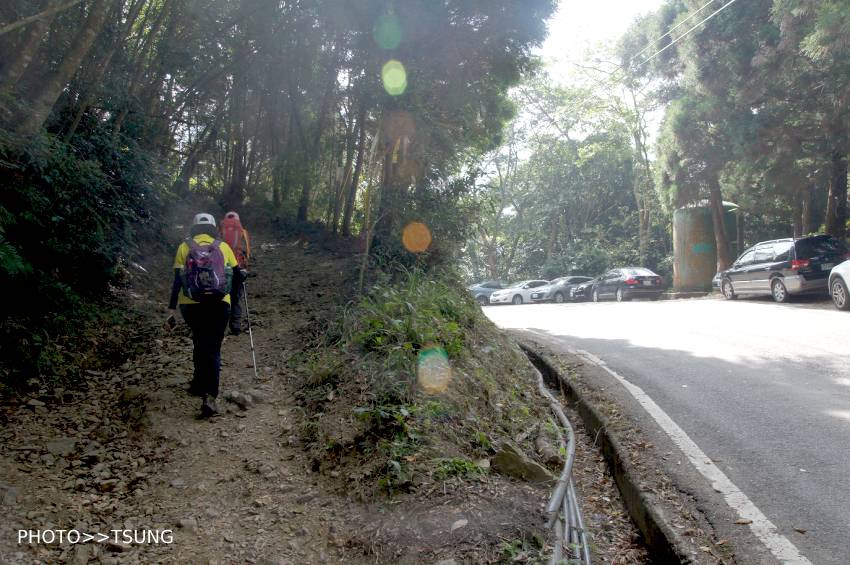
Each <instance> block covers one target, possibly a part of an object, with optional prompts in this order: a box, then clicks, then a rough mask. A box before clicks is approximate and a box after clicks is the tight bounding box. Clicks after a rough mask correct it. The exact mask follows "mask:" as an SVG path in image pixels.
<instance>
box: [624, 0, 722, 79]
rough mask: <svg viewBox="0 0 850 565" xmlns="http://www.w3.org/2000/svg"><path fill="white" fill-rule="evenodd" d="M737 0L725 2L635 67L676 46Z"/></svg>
mask: <svg viewBox="0 0 850 565" xmlns="http://www.w3.org/2000/svg"><path fill="white" fill-rule="evenodd" d="M736 1H737V0H729V1H728V2H726V3H725V4H723V5H722V6H720V7H719V8H718V9H717V10H715V11H714V12H712V13H711V14H710V15H708V16H707V17H706V18H705V19H703V20H700V21H699V23H697V24H695V25H694V26H693V27H691V28H690V29H689V30H688V31H686V32H685V33H683V34H682V35H680V36H679V37H677V38H676V39H674V40H673V41H671V42H670V43H668V44H667V45H665V46H664V47H662V48H661V49H659V50H658V51H656V52H655V53H653V54H652V55H650V56H649V57H647V58H646V59H644V60H642V61H641V62H640V63H638V64H637V67H635V68H638V67H640V66H641V65H643V64H644V63H646V62H647V61H651V60H652V59H654V58H655V57H657V56H658V55H660V54H661V53H663V52H664V51H666V50H667V49H669V48H670V47H673V46H674V45H675V44H676V43H678V42H679V41H680V40H682V39H684V38H685V37H687V36H688V34H690V33H691V32H692V31H694V30H695V29H696V28H698V27H699V26H701V25H702V24H704V23H705V22H707V21H708V20H710V19H711V18H713V17H714V16H716V15H717V14H719V13H720V12H722V11H723V10H725V9H726V8H727V7H728V6H731V5H732V4H734V3H735V2H736Z"/></svg>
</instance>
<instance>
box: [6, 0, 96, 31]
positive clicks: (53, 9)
mask: <svg viewBox="0 0 850 565" xmlns="http://www.w3.org/2000/svg"><path fill="white" fill-rule="evenodd" d="M57 3H58V2H51V3H50V5H49V6H48V7H47V9H46V10H44V11H42V12H39V13H37V14H34V15H32V16H29V17H26V18H23V19H20V20H18V21H16V22H14V23H11V24H9V25H5V26H3V27H2V28H0V35H6V34H7V33H9V32H10V31H15V30H16V29H19V28H22V27H24V26H28V25H29V24H31V23H33V22H36V23H40V22H43V21H44V20H51V19H53V17H54V16H55V15H56V14H58V13H59V12H63V11H65V10H67V9H68V8H71V7H73V6H76V5H77V4H79V3H80V0H70V1H69V2H65V3H64V4H62V5H61V6H57V5H56V4H57Z"/></svg>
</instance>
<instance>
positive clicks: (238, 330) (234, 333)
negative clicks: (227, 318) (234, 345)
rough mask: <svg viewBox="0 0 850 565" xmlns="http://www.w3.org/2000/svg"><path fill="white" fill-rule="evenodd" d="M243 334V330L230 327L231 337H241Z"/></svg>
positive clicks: (237, 327)
mask: <svg viewBox="0 0 850 565" xmlns="http://www.w3.org/2000/svg"><path fill="white" fill-rule="evenodd" d="M241 333H242V328H240V327H239V326H230V334H231V335H239V334H241Z"/></svg>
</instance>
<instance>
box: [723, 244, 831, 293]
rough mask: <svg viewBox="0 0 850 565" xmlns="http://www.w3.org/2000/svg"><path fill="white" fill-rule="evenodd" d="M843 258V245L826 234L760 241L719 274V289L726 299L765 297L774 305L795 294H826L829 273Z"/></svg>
mask: <svg viewBox="0 0 850 565" xmlns="http://www.w3.org/2000/svg"><path fill="white" fill-rule="evenodd" d="M846 257H847V248H846V246H845V245H844V243H843V242H841V241H840V240H838V239H836V238H834V237H832V236H830V235H815V236H810V237H803V238H800V239H791V238H787V239H774V240H771V241H762V242H761V243H757V244H755V245H753V246H752V247H750V248H749V249H747V250H746V251H744V252H743V253H742V254H741V256H740V257H738V259H737V260H736V261H735V263H733V264H732V267H730V268H729V269H727V270H725V271H723V272H721V273H720V290H721V291H723V296H725V297H726V298H727V299H729V300H734V299H736V298H737V297H738V296H741V295H758V294H765V295H766V294H769V295H771V296H773V299H774V300H775V301H776V302H787V301H788V300H789V298H790V297H791V296H792V295H795V294H803V293H812V292H814V293H823V294H826V293H827V282H828V279H829V271H830V270H832V268H833V267H834V266H835V265H837V264H838V263H841V262H842V261H844V260H845V258H846Z"/></svg>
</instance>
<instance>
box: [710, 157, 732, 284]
mask: <svg viewBox="0 0 850 565" xmlns="http://www.w3.org/2000/svg"><path fill="white" fill-rule="evenodd" d="M708 190H709V198H708V202H709V206H710V207H711V223H712V225H713V227H714V243H715V246H716V247H717V270H718V271H723V270H726V269H728V268H729V265H731V264H732V257H731V256H730V254H729V239H728V238H727V237H726V224H725V222H724V221H723V194H722V193H721V191H720V182H719V181H718V179H717V173H711V174H710V176H709V179H708Z"/></svg>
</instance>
